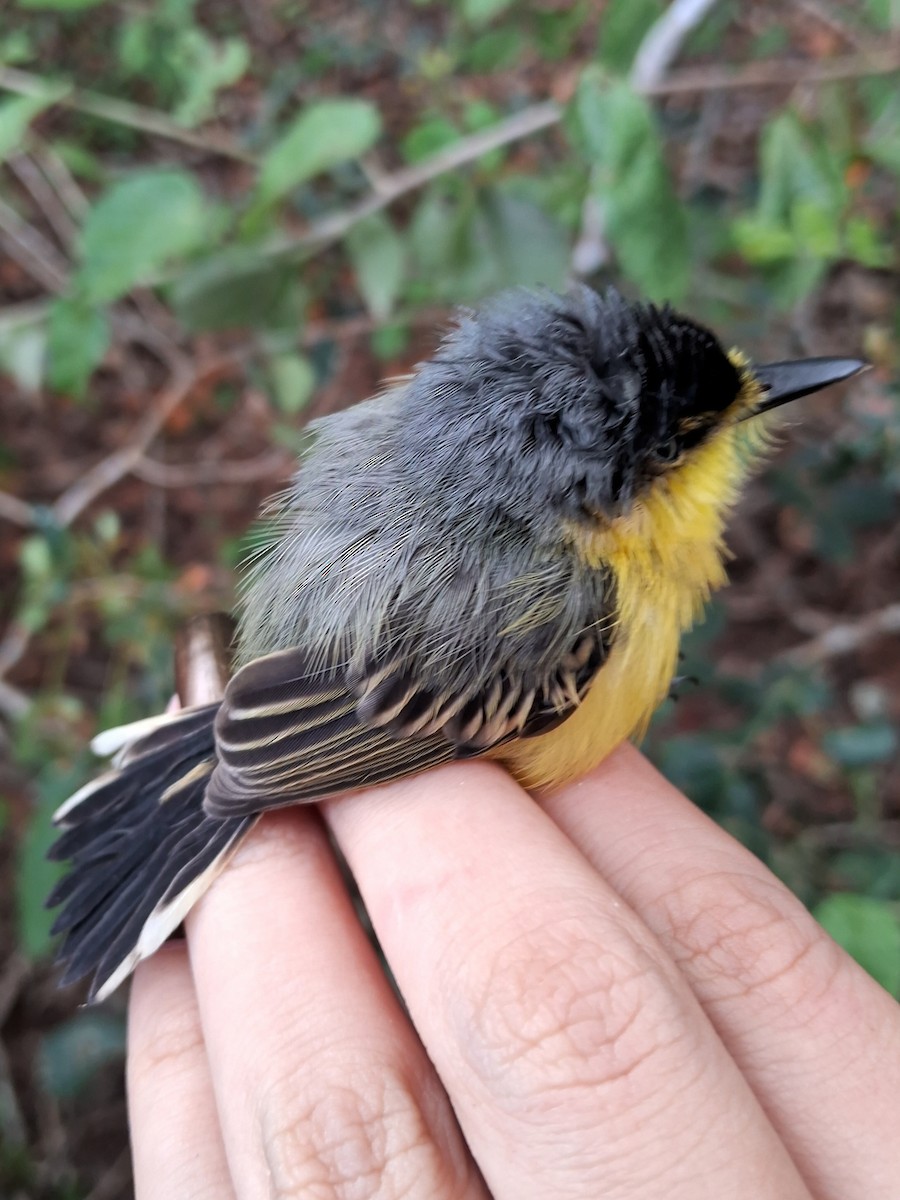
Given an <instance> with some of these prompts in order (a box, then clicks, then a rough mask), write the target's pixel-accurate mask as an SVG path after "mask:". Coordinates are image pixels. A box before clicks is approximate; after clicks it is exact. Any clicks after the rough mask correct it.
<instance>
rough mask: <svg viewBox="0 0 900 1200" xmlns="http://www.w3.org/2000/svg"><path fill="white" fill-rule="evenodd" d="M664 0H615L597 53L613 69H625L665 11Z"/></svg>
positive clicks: (607, 10)
mask: <svg viewBox="0 0 900 1200" xmlns="http://www.w3.org/2000/svg"><path fill="white" fill-rule="evenodd" d="M664 8H665V5H664V4H662V2H661V0H612V3H611V4H608V5H607V6H606V8H605V10H604V12H603V20H602V22H601V24H600V40H599V42H598V45H597V55H598V57H599V59H600V61H601V62H602V63H603V64H604V66H607V67H609V68H610V70H612V71H618V72H625V71H627V70H628V69H629V68H630V67H631V64H632V62H633V61H634V56H635V54H636V53H637V49H638V47H639V46H640V44H641V42H642V40H643V38H644V34H645V33H646V32H647V30H648V29H649V28H650V26H651V25H652V24H653V22H654V21H656V20H657V19H658V18H659V17H660V16H661V14H662V12H663V9H664Z"/></svg>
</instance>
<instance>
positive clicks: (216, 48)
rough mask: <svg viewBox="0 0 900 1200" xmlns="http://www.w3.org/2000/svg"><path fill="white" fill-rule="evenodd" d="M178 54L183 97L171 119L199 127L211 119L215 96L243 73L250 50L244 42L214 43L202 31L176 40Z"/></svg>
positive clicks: (190, 32)
mask: <svg viewBox="0 0 900 1200" xmlns="http://www.w3.org/2000/svg"><path fill="white" fill-rule="evenodd" d="M179 50H180V51H181V57H182V59H183V62H182V79H183V82H184V85H185V95H184V97H183V99H182V100H181V101H180V103H179V104H178V106H177V107H176V109H175V112H174V114H173V115H174V117H175V120H176V121H180V122H181V123H182V124H184V125H187V126H194V125H199V124H200V122H201V121H205V120H207V119H208V118H209V117H210V116H212V114H213V109H214V102H215V97H216V93H217V92H218V91H220V90H221V89H222V88H226V87H229V86H230V85H231V84H233V83H237V81H238V80H239V79H240V78H241V76H242V75H244V74H245V73H246V71H247V68H248V66H249V65H250V47H249V46H248V45H247V43H246V42H245V41H244V39H243V38H226V39H225V41H223V42H216V41H213V39H212V38H210V37H207V36H206V34H205V33H203V31H202V30H200V29H197V28H191V29H187V30H185V31H184V33H183V34H182V36H181V38H180V39H179Z"/></svg>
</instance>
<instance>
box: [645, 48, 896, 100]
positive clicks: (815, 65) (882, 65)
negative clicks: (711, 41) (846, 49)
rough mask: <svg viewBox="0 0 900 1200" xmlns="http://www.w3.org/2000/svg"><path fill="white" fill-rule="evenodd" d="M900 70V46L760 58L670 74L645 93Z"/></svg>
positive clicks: (775, 83) (826, 80)
mask: <svg viewBox="0 0 900 1200" xmlns="http://www.w3.org/2000/svg"><path fill="white" fill-rule="evenodd" d="M898 70H900V43H897V42H895V43H894V44H892V45H890V46H887V47H885V48H884V49H883V50H879V49H875V50H868V51H865V52H863V53H860V54H842V55H840V56H838V57H836V58H825V59H820V60H817V61H815V62H810V61H807V60H798V59H789V58H788V59H760V61H759V62H752V63H747V64H746V65H745V66H742V67H685V68H684V69H683V70H681V71H673V72H672V73H671V75H669V76H668V77H667V78H666V79H664V80H662V81H661V82H660V83H657V84H651V85H650V86H649V87H647V88H646V89H645V91H644V94H645V95H647V96H678V95H682V94H684V93H686V92H718V91H727V90H733V89H736V88H754V87H776V88H777V87H797V86H799V85H800V84H820V83H836V82H839V81H840V80H843V79H864V78H866V77H868V76H872V75H890V74H892V73H893V72H894V71H898Z"/></svg>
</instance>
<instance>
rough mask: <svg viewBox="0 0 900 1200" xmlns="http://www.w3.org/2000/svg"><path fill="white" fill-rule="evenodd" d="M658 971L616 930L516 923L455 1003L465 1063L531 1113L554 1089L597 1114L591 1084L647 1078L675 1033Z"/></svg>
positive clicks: (557, 1096) (555, 1096) (539, 1112)
mask: <svg viewBox="0 0 900 1200" xmlns="http://www.w3.org/2000/svg"><path fill="white" fill-rule="evenodd" d="M661 972H662V968H661V967H660V965H659V964H658V963H657V961H656V959H655V958H654V957H653V955H652V954H651V953H650V951H649V949H648V948H647V947H646V946H644V945H641V944H640V942H639V941H637V940H636V939H634V938H632V937H630V936H629V935H628V934H627V933H625V932H624V931H623V930H622V929H621V928H620V929H619V930H618V931H617V938H616V943H615V945H613V946H604V945H601V944H600V941H599V940H598V937H597V935H596V933H595V932H594V930H593V929H592V928H591V927H590V926H589V925H588V924H587V923H586V922H585V921H584V920H582V919H579V918H572V919H569V920H562V921H559V920H557V921H554V922H553V923H549V922H547V923H543V924H538V925H530V926H529V927H527V928H525V929H521V930H518V931H516V932H514V933H513V935H512V936H511V937H510V938H509V939H507V940H506V941H505V942H504V943H503V944H502V946H501V947H500V949H499V950H497V951H495V952H493V953H492V954H491V955H489V956H488V961H487V962H486V964H485V965H484V967H483V968H481V969H480V971H479V974H478V978H477V980H475V981H473V982H472V984H471V986H470V987H469V988H468V989H467V991H466V996H467V998H466V999H465V1000H464V1001H460V1000H458V1001H456V1008H457V1012H458V1018H459V1020H458V1028H457V1033H458V1042H459V1045H460V1046H461V1047H462V1049H463V1053H464V1054H465V1055H466V1058H467V1065H468V1066H469V1067H470V1069H471V1070H472V1071H473V1072H474V1073H475V1074H476V1076H477V1077H479V1078H480V1079H481V1081H482V1082H484V1083H486V1084H487V1086H488V1087H489V1088H490V1090H491V1091H492V1092H494V1093H495V1094H497V1095H500V1096H506V1097H507V1098H508V1099H509V1100H510V1101H511V1102H512V1103H514V1104H515V1107H516V1109H517V1110H518V1111H519V1112H520V1113H523V1112H524V1113H525V1114H528V1115H530V1116H531V1117H533V1118H534V1119H538V1120H539V1119H541V1117H542V1116H543V1115H544V1114H545V1113H546V1111H547V1109H548V1108H549V1107H551V1106H552V1107H553V1108H558V1106H559V1105H560V1100H561V1093H564V1094H565V1099H566V1103H567V1104H569V1105H571V1111H572V1112H573V1113H575V1112H577V1111H578V1107H579V1101H581V1102H582V1103H583V1104H584V1105H586V1106H589V1108H590V1111H591V1112H592V1113H595V1111H596V1100H597V1093H598V1089H601V1088H614V1087H617V1086H618V1085H622V1086H623V1087H626V1088H628V1089H629V1090H632V1089H631V1083H630V1081H633V1080H634V1078H635V1077H637V1076H641V1077H642V1078H647V1079H648V1080H649V1079H650V1077H651V1076H654V1075H656V1074H657V1071H658V1069H659V1068H658V1065H657V1064H656V1063H654V1065H653V1066H650V1060H657V1059H658V1058H660V1057H661V1056H662V1055H664V1054H665V1052H666V1050H667V1048H669V1047H671V1044H672V1042H673V1041H674V1040H676V1039H677V1037H678V1033H677V1025H678V1016H677V1013H676V1006H675V1003H674V1001H673V1000H672V998H671V989H670V986H669V984H668V982H666V981H664V980H663V979H662V975H661ZM648 1067H649V1069H646V1068H648ZM648 1086H651V1085H650V1084H649V1083H648ZM642 1090H643V1089H642V1088H641V1087H640V1086H638V1087H637V1089H634V1092H635V1095H637V1093H639V1092H641V1091H642Z"/></svg>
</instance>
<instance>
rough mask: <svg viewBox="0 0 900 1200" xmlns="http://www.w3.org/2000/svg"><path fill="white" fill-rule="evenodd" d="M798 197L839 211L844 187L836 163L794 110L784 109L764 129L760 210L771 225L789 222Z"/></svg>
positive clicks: (759, 212)
mask: <svg viewBox="0 0 900 1200" xmlns="http://www.w3.org/2000/svg"><path fill="white" fill-rule="evenodd" d="M798 200H802V201H806V202H812V203H815V204H817V205H818V206H819V207H821V208H828V209H830V210H831V212H832V213H833V217H834V221H835V223H837V220H838V218H839V215H840V208H841V206H842V204H843V201H844V188H843V185H842V181H841V178H840V171H839V169H838V168H837V166H836V164H833V163H830V162H828V161H827V159H826V157H825V156H824V155H823V153H822V151H821V149H820V148H819V147H817V146H815V144H814V143H813V141H812V139H811V137H810V134H809V132H808V130H807V129H806V128H805V127H804V125H803V124H802V122H801V121H800V120H799V118H798V117H797V116H796V115H795V114H794V113H792V112H782V113H779V114H778V116H776V117H774V118H773V119H772V120H771V121H770V122H769V124H768V125H767V126H766V128H765V129H764V130H763V135H762V142H761V148H760V190H759V199H758V201H757V206H756V211H757V214H758V215H759V216H760V217H761V218H762V219H763V220H765V221H767V222H769V223H770V224H772V225H775V224H779V223H782V224H787V223H788V222H790V219H791V214H792V210H793V209H794V205H795V203H796V202H797V201H798Z"/></svg>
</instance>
